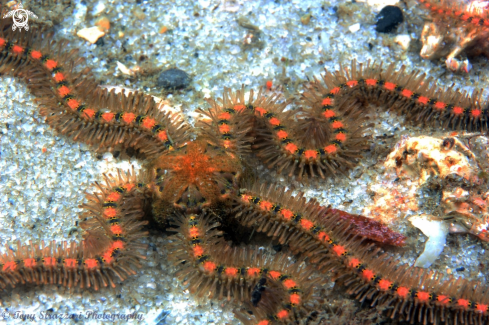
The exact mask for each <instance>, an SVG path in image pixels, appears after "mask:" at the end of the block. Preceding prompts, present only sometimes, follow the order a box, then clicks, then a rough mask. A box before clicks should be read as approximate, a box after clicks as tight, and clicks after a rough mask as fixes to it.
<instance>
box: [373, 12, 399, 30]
mask: <svg viewBox="0 0 489 325" xmlns="http://www.w3.org/2000/svg"><path fill="white" fill-rule="evenodd" d="M403 21H404V18H403V17H402V10H401V9H400V8H399V7H396V6H385V7H384V8H382V10H381V11H380V12H379V14H378V15H377V25H376V27H375V30H376V31H378V32H379V33H390V32H392V31H393V30H394V29H396V28H397V25H399V24H400V23H402V22H403Z"/></svg>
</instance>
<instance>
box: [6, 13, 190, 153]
mask: <svg viewBox="0 0 489 325" xmlns="http://www.w3.org/2000/svg"><path fill="white" fill-rule="evenodd" d="M9 26H10V25H9V24H8V23H6V22H4V21H2V23H1V24H0V70H1V71H2V72H6V73H9V74H11V75H13V76H18V77H22V78H24V79H25V80H26V83H27V86H28V88H29V89H30V90H31V92H32V93H33V94H34V95H35V96H36V97H37V101H38V103H39V104H40V107H41V110H40V112H41V115H44V116H46V122H47V123H48V124H49V125H51V126H52V127H53V128H54V129H56V130H57V131H58V132H59V133H61V134H64V135H67V136H70V137H72V138H73V139H74V140H78V141H82V142H85V143H87V144H90V145H94V146H95V147H97V148H98V149H99V150H111V149H113V148H114V147H116V146H119V147H122V148H127V147H134V148H136V149H139V150H140V151H141V152H143V153H145V154H146V156H147V157H150V158H151V157H156V156H158V155H160V154H161V153H163V152H165V151H167V150H171V149H172V148H173V147H174V146H175V145H179V144H180V143H181V142H183V141H184V140H185V139H186V137H187V132H188V128H189V127H188V125H187V124H186V123H185V122H184V120H183V119H182V118H181V117H180V116H179V115H178V114H176V113H171V112H166V113H165V112H163V111H162V110H160V107H159V105H157V104H156V103H155V101H154V99H153V98H152V97H151V96H149V95H145V94H142V93H137V92H135V93H128V94H126V93H125V92H124V91H121V92H120V93H119V94H117V93H115V90H114V89H113V90H112V91H110V92H109V91H108V90H107V89H102V88H100V87H98V85H97V83H95V82H94V81H93V78H92V76H91V73H90V69H89V68H85V69H83V70H81V71H80V69H79V68H78V66H79V65H80V63H82V62H83V61H84V59H83V58H76V59H75V56H76V53H77V52H78V51H77V50H73V51H71V52H69V53H66V52H65V51H64V48H65V47H66V42H64V41H61V42H58V43H54V42H53V41H51V40H50V36H49V35H47V34H45V33H42V32H41V31H33V32H29V33H26V32H25V31H22V32H20V33H14V32H12V30H11V29H10V28H9Z"/></svg>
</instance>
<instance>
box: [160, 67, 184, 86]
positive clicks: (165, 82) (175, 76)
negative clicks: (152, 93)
mask: <svg viewBox="0 0 489 325" xmlns="http://www.w3.org/2000/svg"><path fill="white" fill-rule="evenodd" d="M189 84H190V76H189V75H188V74H187V73H186V72H185V71H183V70H180V69H177V68H172V69H168V70H166V71H163V72H162V73H161V74H160V76H159V77H158V83H157V86H158V87H163V88H164V89H167V90H172V89H183V88H187V87H188V85H189Z"/></svg>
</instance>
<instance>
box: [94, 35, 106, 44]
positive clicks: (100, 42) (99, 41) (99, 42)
mask: <svg viewBox="0 0 489 325" xmlns="http://www.w3.org/2000/svg"><path fill="white" fill-rule="evenodd" d="M95 45H97V46H104V45H105V42H104V39H103V37H101V38H99V39H98V40H97V41H96V42H95Z"/></svg>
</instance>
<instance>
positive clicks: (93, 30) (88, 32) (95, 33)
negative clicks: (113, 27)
mask: <svg viewBox="0 0 489 325" xmlns="http://www.w3.org/2000/svg"><path fill="white" fill-rule="evenodd" d="M104 35H105V33H104V32H102V31H101V30H100V29H99V28H98V27H96V26H94V27H89V28H83V29H80V30H79V31H78V32H77V33H76V36H78V37H81V38H83V39H85V40H87V41H89V42H90V43H92V44H95V43H96V42H97V40H98V39H99V38H100V37H102V36H104Z"/></svg>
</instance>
